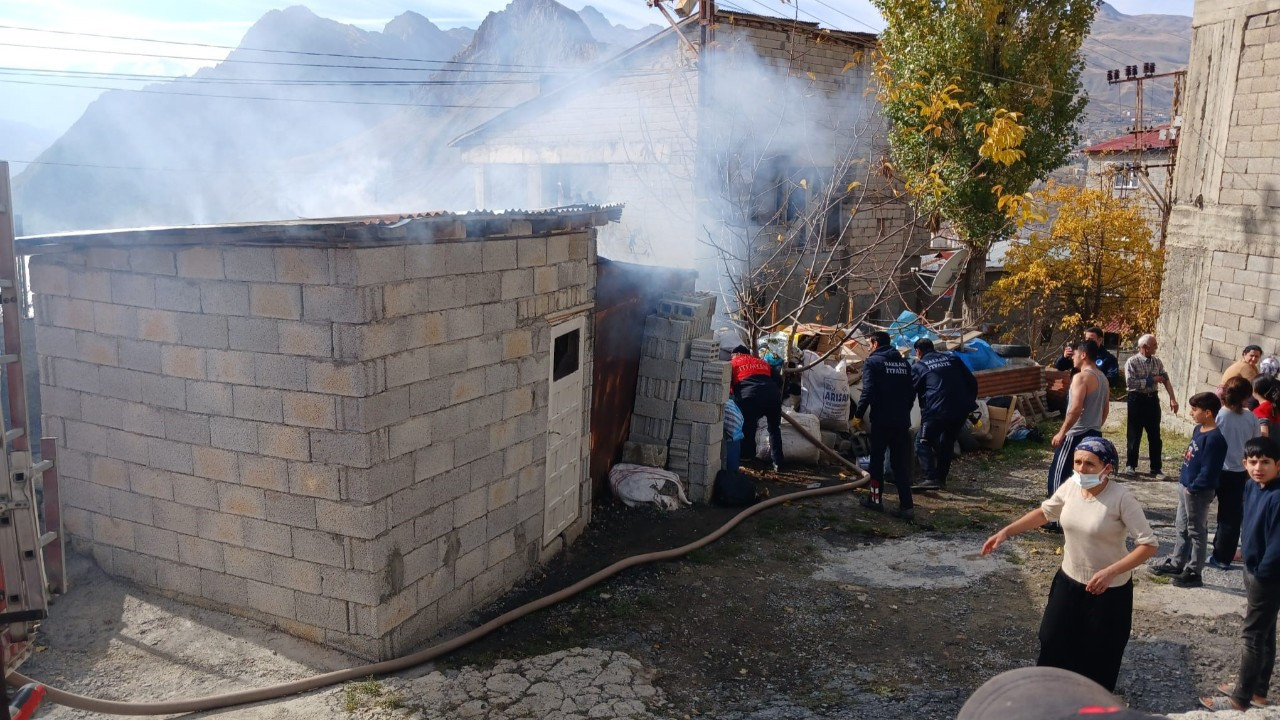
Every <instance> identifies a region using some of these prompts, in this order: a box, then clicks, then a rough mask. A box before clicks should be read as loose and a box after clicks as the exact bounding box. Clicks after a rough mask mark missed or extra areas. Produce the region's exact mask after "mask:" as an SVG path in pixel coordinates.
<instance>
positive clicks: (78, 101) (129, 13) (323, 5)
mask: <svg viewBox="0 0 1280 720" xmlns="http://www.w3.org/2000/svg"><path fill="white" fill-rule="evenodd" d="M507 2H508V0H362V1H361V2H358V3H357V2H352V0H304V1H303V2H302V3H301V4H305V5H307V6H308V7H310V8H311V9H312V10H313V11H315V12H316V14H318V15H321V16H323V17H328V18H332V19H335V20H340V21H343V22H348V23H351V24H353V25H357V26H359V27H363V28H366V29H379V28H381V27H382V26H383V25H384V24H385V23H386V22H387V21H388V20H389V19H391V18H392V17H394V16H396V15H398V14H400V13H401V12H403V11H405V10H413V11H415V12H418V13H420V14H422V15H425V16H426V17H428V18H430V19H431V20H432V21H434V22H435V23H436V24H437V25H440V26H442V27H456V26H459V25H466V26H470V27H475V26H476V25H478V24H479V23H480V21H481V20H483V19H484V16H485V15H486V14H487V13H488V12H490V11H493V10H500V9H502V8H503V7H504V6H505V5H506V4H507ZM561 2H563V3H564V4H566V5H568V6H569V7H572V8H573V9H575V10H577V9H580V8H581V7H582V6H583V5H587V4H590V5H594V6H595V7H596V8H598V9H599V10H600V11H601V12H603V13H604V14H605V15H606V16H609V17H610V18H611V19H612V20H613V21H614V22H618V23H622V24H625V25H629V26H632V27H638V26H641V25H644V24H647V23H658V22H662V18H661V16H660V15H659V14H658V12H657V10H654V9H652V8H649V7H647V6H646V4H645V1H644V0H561ZM721 2H722V3H723V4H724V5H725V6H737V7H739V8H741V9H743V10H746V11H749V12H761V13H763V12H765V11H766V9H770V10H772V11H773V12H775V13H777V14H786V15H791V14H792V13H794V12H795V10H794V5H783V4H782V2H781V0H721ZM799 2H800V17H802V18H804V19H808V20H814V19H817V20H819V21H821V22H822V23H823V24H825V25H828V26H831V27H836V28H841V29H845V30H868V29H871V28H879V27H880V25H881V20H880V17H879V15H878V14H877V13H876V12H875V10H874V9H873V8H872V6H871V3H870V2H869V1H868V0H799ZM1111 2H1112V4H1113V5H1114V6H1115V7H1116V9H1118V10H1120V11H1121V12H1124V13H1129V14H1139V13H1148V12H1160V13H1178V14H1183V15H1190V14H1191V9H1192V4H1193V0H1111ZM288 4H298V3H289V2H271V1H270V0H194V1H187V2H175V1H174V0H3V2H0V25H11V26H22V27H33V28H44V29H57V30H66V31H73V32H94V33H103V34H115V35H128V36H136V37H148V38H162V39H170V40H179V41H184V42H204V43H213V44H221V45H235V44H236V43H237V42H239V40H240V38H241V37H242V36H243V35H244V33H245V31H246V30H247V29H248V28H249V27H250V26H251V25H253V23H254V22H255V21H256V20H257V19H258V18H260V17H262V15H263V14H264V13H266V12H267V11H268V10H272V9H276V8H280V7H284V6H285V5H288ZM6 43H7V44H6ZM13 43H23V44H38V45H57V46H64V47H65V46H73V47H79V48H91V49H99V50H133V51H138V50H142V49H143V48H140V47H139V46H138V45H137V44H131V43H123V42H120V41H110V40H98V39H92V38H85V37H75V36H58V35H49V34H45V33H33V32H27V31H21V30H11V29H3V28H0V67H21V68H47V69H59V70H66V69H72V70H93V71H106V72H129V73H147V74H182V73H189V72H192V71H194V70H196V69H197V68H199V67H200V66H202V65H211V64H213V63H215V62H216V61H217V60H218V59H219V58H220V57H221V56H222V55H223V54H225V53H222V52H219V51H216V50H210V51H209V52H208V53H207V54H202V55H201V57H208V58H209V59H208V60H207V61H205V62H189V61H178V60H168V59H163V58H130V57H127V56H121V55H114V56H113V55H106V54H103V55H95V54H90V53H82V52H67V51H62V50H37V49H32V48H19V47H13V45H12V44H13ZM156 48H157V46H155V45H151V46H148V47H146V48H145V50H146V51H149V52H159V53H164V52H170V51H166V50H163V49H161V50H157V49H156ZM191 50H192V49H190V48H185V49H182V50H174V51H171V52H174V54H180V55H191V54H193V53H192V52H191ZM202 52H203V51H202ZM0 77H5V76H0ZM7 77H9V78H11V79H15V80H28V81H29V80H32V79H33V78H29V77H17V76H12V75H9V76H7ZM35 80H37V81H39V79H38V78H36V79H35ZM70 82H80V81H70ZM100 92H101V91H99V90H89V89H83V88H55V87H48V86H35V85H22V84H14V83H7V82H0V119H7V120H15V121H19V122H24V123H27V124H30V125H35V126H38V127H41V128H42V129H45V130H47V131H49V132H51V133H61V132H62V131H64V130H65V129H66V128H67V127H68V126H69V125H70V124H71V123H72V122H74V121H75V119H76V118H77V117H78V116H79V115H80V113H81V112H82V111H83V109H84V107H85V106H86V105H88V103H89V102H91V101H92V100H93V98H94V97H96V96H97V95H98V94H99V93H100ZM14 159H23V158H14Z"/></svg>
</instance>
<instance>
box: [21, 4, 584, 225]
mask: <svg viewBox="0 0 1280 720" xmlns="http://www.w3.org/2000/svg"><path fill="white" fill-rule="evenodd" d="M552 5H555V4H554V3H550V2H549V0H516V2H514V3H512V5H511V6H509V7H508V9H507V10H506V11H504V12H503V13H495V14H491V15H490V17H489V19H488V20H486V24H485V25H486V26H485V27H482V28H481V31H482V32H479V33H477V34H476V36H475V38H474V40H473V43H472V45H471V46H470V47H467V48H461V49H460V45H459V41H458V40H457V39H456V37H455V36H454V35H450V34H447V33H444V32H442V31H440V30H439V29H438V28H436V27H435V26H434V25H432V24H431V23H430V22H428V21H427V20H426V19H425V18H422V17H421V16H417V15H413V14H412V13H406V14H405V15H402V16H400V17H398V18H396V19H395V20H393V21H392V22H391V23H389V24H388V26H387V28H386V30H385V32H382V33H378V32H365V31H362V30H358V29H356V28H352V27H350V26H346V25H342V24H340V23H336V22H333V21H331V20H325V19H322V18H318V17H316V16H314V15H313V14H311V13H310V11H308V10H306V9H305V8H301V7H294V8H289V9H288V10H284V11H272V12H271V13H268V14H267V15H266V16H265V17H264V18H263V19H262V20H261V21H259V22H258V23H257V24H256V25H255V26H254V28H253V29H251V30H250V31H249V33H248V34H247V35H246V36H245V39H244V41H243V43H242V48H272V49H276V50H299V51H305V52H308V53H322V54H320V55H315V54H311V55H289V54H280V53H262V52H255V51H252V50H249V49H240V50H236V51H234V52H232V53H231V55H230V56H229V58H228V60H230V61H236V60H242V61H247V62H224V63H222V64H220V65H218V66H217V67H215V68H212V69H206V70H202V71H199V72H198V73H196V74H195V75H194V76H192V77H190V78H186V79H183V80H178V81H173V82H168V83H163V84H155V85H151V86H147V87H145V88H142V89H143V90H144V92H114V91H113V92H108V93H105V94H104V95H103V96H102V97H100V98H99V99H98V100H96V101H95V102H94V103H92V104H91V105H90V107H89V108H88V109H87V110H86V111H85V113H84V115H83V116H82V117H81V118H80V119H79V120H78V121H77V122H76V123H75V124H74V125H73V126H72V127H71V128H70V129H69V130H68V131H67V132H66V133H65V134H64V135H63V136H62V137H61V138H59V139H58V141H57V142H55V143H54V144H53V146H52V147H50V148H49V149H48V150H47V151H45V152H44V153H43V154H42V155H41V156H40V157H39V158H38V159H39V160H40V161H41V164H35V165H32V166H30V167H29V168H27V169H26V171H24V172H23V173H22V174H21V175H20V176H19V177H18V178H17V180H16V181H15V183H14V185H15V194H16V202H17V204H18V205H17V207H18V211H19V213H20V214H21V215H22V216H23V218H24V225H25V231H26V232H28V233H33V234H35V233H42V232H54V231H68V230H91V229H102V228H119V227H133V226H146V225H174V224H187V223H221V222H244V221H259V220H275V219H294V218H297V217H328V216H336V215H359V214H371V213H386V212H406V211H422V210H439V209H443V210H464V209H469V208H472V207H474V205H475V200H476V193H475V185H474V176H475V173H474V171H473V170H472V169H470V168H467V167H465V166H464V164H463V163H462V162H461V159H460V156H459V154H458V152H457V151H456V150H454V149H452V148H449V147H448V142H449V140H451V139H452V138H453V137H455V136H456V135H458V134H459V133H461V132H462V131H464V130H466V129H467V128H470V127H473V126H475V125H476V124H479V123H480V122H483V121H484V120H487V119H488V118H490V117H492V116H493V115H495V114H497V113H498V112H499V111H500V110H501V108H504V107H508V106H511V105H515V104H518V103H520V102H522V101H524V100H526V99H528V98H530V97H533V96H534V95H535V94H536V92H537V85H538V83H539V82H540V80H541V79H542V73H543V72H544V71H545V72H550V73H558V72H560V71H561V70H563V69H566V68H572V67H577V66H581V65H582V64H584V63H586V62H588V61H590V60H592V59H593V58H594V57H595V54H596V52H597V51H598V48H597V46H596V43H595V42H594V40H592V39H591V37H590V33H589V32H588V31H587V30H586V29H585V26H583V25H582V23H581V21H580V20H578V21H577V22H578V26H579V27H578V28H576V29H575V28H573V27H569V29H568V30H564V29H561V30H559V31H552V30H547V29H544V28H540V27H539V24H540V23H541V24H542V25H547V24H558V25H559V26H561V27H562V28H563V27H565V26H567V24H566V23H565V21H564V18H561V17H555V16H554V13H551V14H548V12H547V9H548V8H549V7H550V6H552ZM556 7H558V6H556ZM561 10H564V9H563V8H561ZM564 12H569V13H570V15H572V13H571V11H568V10H564ZM516 16H519V17H516ZM573 17H574V19H575V20H576V15H575V16H573ZM521 26H523V27H524V29H525V30H526V31H527V33H528V35H529V37H526V38H519V37H516V36H515V35H514V34H513V32H514V28H517V27H521ZM548 38H550V39H551V40H553V41H554V42H552V43H550V44H545V41H546V40H547V39H548ZM323 53H331V55H325V54H323ZM351 55H364V56H378V57H386V58H405V59H403V60H376V59H367V58H352V57H349V56H351ZM454 57H457V58H458V59H459V60H461V61H464V63H472V64H460V65H456V66H448V67H445V68H444V69H440V68H441V66H440V64H438V63H436V64H425V65H420V66H419V64H418V63H414V62H409V60H411V59H421V60H436V61H439V60H447V59H450V58H454ZM281 63H283V64H281ZM488 63H501V64H502V65H496V64H494V65H490V64H488ZM335 66H336V67H335ZM379 68H397V69H379ZM525 68H537V70H536V71H529V70H526V69H525ZM437 70H438V71H437ZM313 101H324V102H313Z"/></svg>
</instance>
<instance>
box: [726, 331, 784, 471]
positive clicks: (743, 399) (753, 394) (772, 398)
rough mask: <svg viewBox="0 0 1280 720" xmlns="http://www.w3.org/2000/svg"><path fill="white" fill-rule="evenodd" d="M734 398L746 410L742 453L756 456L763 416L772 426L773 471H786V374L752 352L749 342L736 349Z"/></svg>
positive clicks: (731, 386)
mask: <svg viewBox="0 0 1280 720" xmlns="http://www.w3.org/2000/svg"><path fill="white" fill-rule="evenodd" d="M732 364H733V379H732V381H731V383H730V388H731V389H732V390H733V400H734V402H736V403H737V404H738V409H739V410H741V411H742V421H743V422H742V432H743V437H742V456H743V457H746V458H753V457H755V456H756V429H757V426H759V424H760V418H764V419H765V421H766V422H767V423H768V427H769V453H770V455H772V457H773V471H774V472H779V471H781V470H782V462H783V457H782V377H781V374H780V373H779V372H778V371H777V369H775V368H774V367H773V366H772V365H770V364H769V363H768V362H766V361H764V360H762V359H760V358H758V357H756V356H755V355H752V354H751V351H750V350H748V349H747V347H746V346H745V345H739V346H738V347H736V348H734V349H733V360H732Z"/></svg>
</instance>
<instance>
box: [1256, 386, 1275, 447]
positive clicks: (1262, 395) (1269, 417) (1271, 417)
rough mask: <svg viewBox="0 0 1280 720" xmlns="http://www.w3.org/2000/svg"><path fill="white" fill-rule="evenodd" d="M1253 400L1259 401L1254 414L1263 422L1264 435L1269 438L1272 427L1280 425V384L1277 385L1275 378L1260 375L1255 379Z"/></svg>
mask: <svg viewBox="0 0 1280 720" xmlns="http://www.w3.org/2000/svg"><path fill="white" fill-rule="evenodd" d="M1253 398H1254V400H1257V401H1258V406H1257V407H1255V408H1254V409H1253V414H1254V415H1257V416H1258V419H1259V420H1261V421H1262V434H1263V435H1266V436H1268V437H1269V436H1270V435H1271V426H1272V425H1277V424H1280V407H1277V404H1278V403H1277V400H1280V383H1277V382H1276V381H1275V378H1272V377H1269V376H1267V375H1259V376H1258V377H1256V378H1254V379H1253Z"/></svg>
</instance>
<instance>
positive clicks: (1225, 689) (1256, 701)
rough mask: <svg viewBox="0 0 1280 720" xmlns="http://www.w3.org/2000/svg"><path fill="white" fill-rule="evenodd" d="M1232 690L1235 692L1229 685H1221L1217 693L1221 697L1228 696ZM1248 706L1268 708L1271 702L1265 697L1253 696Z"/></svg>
mask: <svg viewBox="0 0 1280 720" xmlns="http://www.w3.org/2000/svg"><path fill="white" fill-rule="evenodd" d="M1234 690H1235V687H1234V686H1233V685H1232V684H1231V683H1222V684H1221V685H1219V686H1218V692H1220V693H1222V694H1223V695H1227V696H1230V695H1231V693H1232V692H1233V691H1234ZM1249 704H1250V705H1252V706H1254V707H1258V708H1264V707H1268V706H1270V705H1271V701H1270V700H1267V699H1266V698H1265V697H1263V696H1261V695H1254V696H1253V699H1252V700H1250V701H1249Z"/></svg>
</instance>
